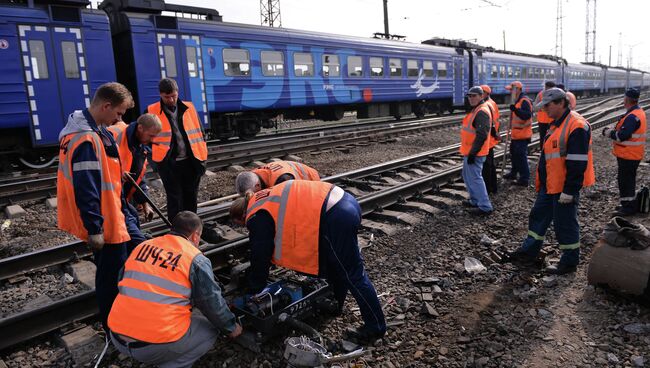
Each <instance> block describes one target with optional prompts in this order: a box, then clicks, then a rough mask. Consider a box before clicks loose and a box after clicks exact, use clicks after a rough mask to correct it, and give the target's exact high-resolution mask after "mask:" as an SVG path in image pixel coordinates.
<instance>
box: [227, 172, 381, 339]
mask: <svg viewBox="0 0 650 368" xmlns="http://www.w3.org/2000/svg"><path fill="white" fill-rule="evenodd" d="M230 215H231V217H232V218H233V221H235V222H237V223H241V224H243V223H245V224H246V227H247V228H248V231H249V240H250V247H251V256H250V263H251V266H250V270H249V280H248V281H249V286H250V289H251V291H252V292H254V293H258V292H259V291H261V290H263V289H264V287H266V285H267V279H268V275H269V267H270V265H271V263H273V264H275V265H278V266H281V267H285V268H289V269H292V270H294V271H298V272H301V273H304V274H307V275H312V276H320V277H324V278H326V279H327V281H328V283H329V284H330V285H331V286H332V289H333V290H334V294H335V296H336V299H337V301H338V306H339V311H342V310H343V303H344V302H345V297H346V295H347V293H348V290H349V291H350V292H351V293H352V296H354V299H355V300H356V301H357V304H358V305H359V309H360V310H361V317H362V318H363V322H364V325H363V326H362V327H360V328H358V329H357V330H356V331H355V332H354V333H353V334H352V336H350V337H351V338H355V339H356V340H357V341H358V342H359V343H362V344H365V343H372V342H374V341H375V340H376V339H379V338H381V337H383V336H384V334H385V333H386V321H385V319H384V313H383V312H382V309H381V305H380V303H379V299H378V297H377V293H376V291H375V288H374V286H373V285H372V283H371V282H370V280H369V279H368V274H367V273H366V271H365V269H364V265H363V260H362V258H361V254H360V253H359V246H358V243H357V231H358V229H359V226H360V224H361V208H360V207H359V204H358V203H357V201H356V200H355V199H354V197H352V195H350V194H349V193H346V192H345V191H343V189H341V188H339V187H337V186H335V185H333V184H330V183H325V182H316V181H303V180H289V181H285V182H283V183H280V184H278V185H276V186H274V187H272V188H270V189H264V190H261V191H259V192H257V193H251V192H247V193H246V196H245V197H241V198H238V199H236V200H235V201H234V202H233V204H232V206H231V208H230Z"/></svg>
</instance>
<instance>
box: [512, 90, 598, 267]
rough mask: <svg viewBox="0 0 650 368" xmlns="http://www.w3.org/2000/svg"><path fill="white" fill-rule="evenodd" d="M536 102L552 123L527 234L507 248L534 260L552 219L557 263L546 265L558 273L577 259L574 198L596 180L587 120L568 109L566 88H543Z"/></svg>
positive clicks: (528, 262)
mask: <svg viewBox="0 0 650 368" xmlns="http://www.w3.org/2000/svg"><path fill="white" fill-rule="evenodd" d="M540 104H541V105H542V106H543V108H544V110H545V111H546V112H547V113H548V116H550V117H551V118H552V119H553V123H551V127H550V130H549V132H548V134H547V135H546V139H545V141H544V143H543V148H542V153H541V155H540V160H539V163H538V165H537V180H536V189H537V192H538V194H537V199H536V200H535V204H534V205H533V208H532V209H531V210H530V215H529V219H528V236H527V237H526V239H525V240H524V242H523V244H522V245H521V247H520V248H519V249H517V250H516V251H515V252H514V253H512V254H511V260H512V261H513V262H518V263H522V264H525V265H532V264H534V263H535V262H536V259H537V255H538V253H539V251H540V250H541V248H542V246H543V244H544V237H545V235H546V230H547V229H548V227H549V225H550V224H551V221H553V224H554V227H555V236H556V238H557V241H558V243H559V245H560V249H561V250H562V257H561V258H560V262H559V263H558V264H557V265H552V266H549V267H547V268H546V270H545V271H546V272H547V273H549V274H558V275H561V274H566V273H570V272H574V271H575V270H576V268H577V266H578V263H579V260H580V225H579V223H578V198H579V194H580V189H581V188H582V187H587V186H591V185H593V184H594V182H595V175H594V166H593V158H592V152H591V126H590V125H589V122H587V121H586V120H585V119H584V118H583V117H582V116H580V114H578V113H577V112H575V111H571V109H570V108H569V100H568V99H567V97H566V94H565V93H564V91H562V90H561V89H559V88H550V89H547V90H546V91H544V96H543V98H542V101H541V102H540Z"/></svg>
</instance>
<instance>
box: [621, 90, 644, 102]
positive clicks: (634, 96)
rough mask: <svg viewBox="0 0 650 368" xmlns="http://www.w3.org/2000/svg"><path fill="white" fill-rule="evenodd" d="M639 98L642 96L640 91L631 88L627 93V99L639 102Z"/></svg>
mask: <svg viewBox="0 0 650 368" xmlns="http://www.w3.org/2000/svg"><path fill="white" fill-rule="evenodd" d="M639 96H641V92H639V90H638V89H634V88H629V89H628V90H627V91H625V97H629V98H632V99H635V100H638V99H639Z"/></svg>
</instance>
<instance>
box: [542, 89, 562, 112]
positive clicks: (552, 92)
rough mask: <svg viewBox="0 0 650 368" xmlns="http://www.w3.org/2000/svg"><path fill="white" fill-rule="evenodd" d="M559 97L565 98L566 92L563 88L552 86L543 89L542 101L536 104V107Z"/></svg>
mask: <svg viewBox="0 0 650 368" xmlns="http://www.w3.org/2000/svg"><path fill="white" fill-rule="evenodd" d="M561 98H566V93H564V91H563V90H561V89H559V88H557V87H553V88H549V89H547V90H545V91H544V93H543V94H542V101H541V102H540V103H538V104H537V107H538V108H540V107H542V106H544V105H546V104H548V103H549V102H551V101H555V100H559V99H561Z"/></svg>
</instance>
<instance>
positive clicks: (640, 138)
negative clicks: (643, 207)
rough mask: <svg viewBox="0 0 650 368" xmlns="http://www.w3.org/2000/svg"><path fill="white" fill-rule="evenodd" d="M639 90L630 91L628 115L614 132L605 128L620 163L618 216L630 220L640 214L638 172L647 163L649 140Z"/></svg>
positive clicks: (627, 92)
mask: <svg viewBox="0 0 650 368" xmlns="http://www.w3.org/2000/svg"><path fill="white" fill-rule="evenodd" d="M639 96H640V93H639V90H637V89H633V88H630V89H628V90H627V91H626V92H625V98H624V101H623V105H624V106H625V108H626V109H627V112H626V113H625V115H624V116H623V117H622V118H621V119H620V120H619V121H618V123H616V126H615V127H614V129H612V128H610V127H605V128H603V135H604V136H605V137H607V138H610V139H612V141H613V145H614V150H613V154H614V156H616V161H617V162H618V176H617V177H616V179H617V180H618V191H619V194H620V201H621V205H620V206H618V208H617V209H616V212H615V213H614V215H615V216H629V215H633V214H635V213H636V212H637V210H638V207H637V201H636V196H635V195H636V170H637V168H638V167H639V163H640V162H641V160H643V155H644V153H645V140H646V136H645V133H646V114H645V111H644V110H643V109H641V108H640V107H639V105H638V103H639Z"/></svg>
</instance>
